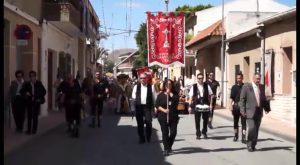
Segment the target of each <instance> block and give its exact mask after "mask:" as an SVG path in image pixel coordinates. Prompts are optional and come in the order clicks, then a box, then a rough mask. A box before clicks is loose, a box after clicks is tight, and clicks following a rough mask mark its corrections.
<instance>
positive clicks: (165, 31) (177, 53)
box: [147, 12, 185, 68]
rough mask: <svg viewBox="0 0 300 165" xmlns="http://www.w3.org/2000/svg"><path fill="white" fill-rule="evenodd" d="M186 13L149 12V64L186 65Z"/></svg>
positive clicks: (165, 66) (162, 65)
mask: <svg viewBox="0 0 300 165" xmlns="http://www.w3.org/2000/svg"><path fill="white" fill-rule="evenodd" d="M184 28H185V25H184V13H183V12H181V13H179V14H178V15H175V14H174V13H173V12H170V13H167V15H166V14H164V13H162V12H158V14H157V15H153V13H150V12H147V40H148V66H153V65H159V66H161V67H164V68H167V67H169V66H170V65H172V66H184V52H185V51H184V50H185V48H184V41H185V39H184V31H185V29H184Z"/></svg>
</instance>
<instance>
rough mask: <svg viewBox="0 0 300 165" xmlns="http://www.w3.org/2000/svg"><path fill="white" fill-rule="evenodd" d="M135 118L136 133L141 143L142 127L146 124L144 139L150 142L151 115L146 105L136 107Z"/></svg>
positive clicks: (142, 139) (142, 136) (142, 138)
mask: <svg viewBox="0 0 300 165" xmlns="http://www.w3.org/2000/svg"><path fill="white" fill-rule="evenodd" d="M135 117H136V122H137V131H138V135H139V138H140V140H141V141H145V134H144V129H145V128H144V125H145V124H146V138H147V141H150V140H151V134H152V113H151V109H149V108H148V107H147V106H146V105H136V111H135Z"/></svg>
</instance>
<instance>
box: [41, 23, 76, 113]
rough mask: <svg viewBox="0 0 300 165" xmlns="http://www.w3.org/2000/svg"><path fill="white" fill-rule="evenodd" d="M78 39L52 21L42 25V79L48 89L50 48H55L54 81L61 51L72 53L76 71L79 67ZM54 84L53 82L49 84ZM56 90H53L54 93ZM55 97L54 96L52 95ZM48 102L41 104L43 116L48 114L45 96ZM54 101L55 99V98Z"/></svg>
mask: <svg viewBox="0 0 300 165" xmlns="http://www.w3.org/2000/svg"><path fill="white" fill-rule="evenodd" d="M77 47H78V39H75V38H72V37H71V36H69V35H67V34H66V33H64V32H62V31H61V30H59V29H58V28H56V27H55V26H54V25H52V24H51V23H50V22H44V23H43V25H42V59H41V62H42V64H41V66H42V77H41V80H42V82H43V84H44V86H45V88H46V89H48V50H49V49H51V50H53V51H54V52H56V53H54V54H53V71H54V72H53V82H54V81H55V80H56V74H57V73H56V72H57V66H58V53H59V52H60V51H63V52H66V53H70V54H71V55H72V59H73V58H74V59H75V71H76V69H77V68H78V67H77V59H78V58H77V56H78V48H77ZM49 85H53V84H49ZM54 93H55V92H53V94H54ZM52 98H53V97H52ZM45 99H46V102H45V103H44V104H43V105H42V106H41V116H47V113H48V112H47V109H48V97H45ZM53 103H54V100H53ZM53 107H54V106H53Z"/></svg>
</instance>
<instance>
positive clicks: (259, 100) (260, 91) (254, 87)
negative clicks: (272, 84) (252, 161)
mask: <svg viewBox="0 0 300 165" xmlns="http://www.w3.org/2000/svg"><path fill="white" fill-rule="evenodd" d="M260 79H261V75H260V74H259V73H255V74H254V76H253V82H252V83H246V84H244V86H243V88H242V91H241V94H240V101H239V106H240V112H241V115H242V116H244V117H246V120H247V127H248V137H247V138H248V139H247V149H248V151H249V152H253V151H254V150H255V146H256V143H257V137H258V131H259V126H260V123H261V118H262V117H263V109H264V110H265V113H266V114H268V113H269V112H270V111H271V108H270V104H269V102H268V100H267V99H266V95H265V89H264V86H263V85H262V84H260Z"/></svg>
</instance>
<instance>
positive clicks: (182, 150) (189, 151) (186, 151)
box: [173, 147, 246, 154]
mask: <svg viewBox="0 0 300 165" xmlns="http://www.w3.org/2000/svg"><path fill="white" fill-rule="evenodd" d="M244 149H246V147H242V148H218V149H205V148H200V147H183V148H180V149H176V150H173V154H192V153H199V152H224V151H237V150H244Z"/></svg>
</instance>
